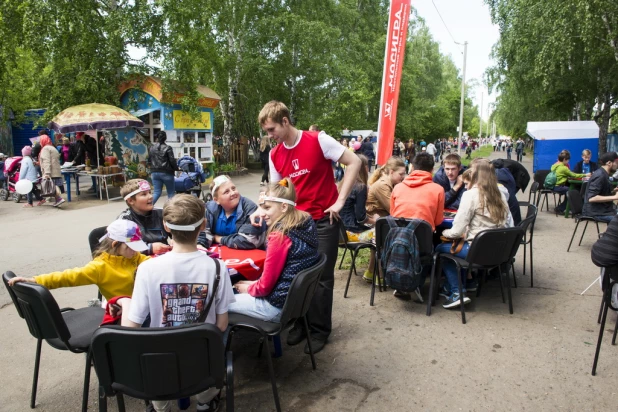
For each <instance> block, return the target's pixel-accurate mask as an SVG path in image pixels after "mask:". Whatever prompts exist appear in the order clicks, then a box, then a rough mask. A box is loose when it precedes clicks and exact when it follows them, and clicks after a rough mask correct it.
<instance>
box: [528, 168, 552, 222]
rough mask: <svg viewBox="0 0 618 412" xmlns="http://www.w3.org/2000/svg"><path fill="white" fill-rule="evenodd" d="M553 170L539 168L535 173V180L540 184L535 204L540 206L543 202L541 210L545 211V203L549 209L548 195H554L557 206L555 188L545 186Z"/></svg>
mask: <svg viewBox="0 0 618 412" xmlns="http://www.w3.org/2000/svg"><path fill="white" fill-rule="evenodd" d="M550 172H551V170H537V171H536V173H535V174H534V181H535V182H537V183H538V184H539V192H538V195H537V198H536V202H535V204H534V205H535V206H536V207H537V208H538V207H539V202H540V203H541V208H540V209H539V210H540V211H541V212H542V211H543V204H545V205H546V207H547V210H549V200H548V198H547V196H548V195H549V194H552V195H553V196H554V207H556V204H557V203H556V192H554V190H553V189H546V188H545V186H544V185H545V178H546V177H547V175H548V174H549V173H550Z"/></svg>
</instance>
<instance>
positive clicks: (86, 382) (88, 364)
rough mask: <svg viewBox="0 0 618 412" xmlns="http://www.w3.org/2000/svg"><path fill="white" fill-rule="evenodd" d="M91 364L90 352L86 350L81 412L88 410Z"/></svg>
mask: <svg viewBox="0 0 618 412" xmlns="http://www.w3.org/2000/svg"><path fill="white" fill-rule="evenodd" d="M91 365H92V352H91V351H90V349H89V350H88V352H86V369H85V370H84V392H83V394H82V412H88V389H90V367H91Z"/></svg>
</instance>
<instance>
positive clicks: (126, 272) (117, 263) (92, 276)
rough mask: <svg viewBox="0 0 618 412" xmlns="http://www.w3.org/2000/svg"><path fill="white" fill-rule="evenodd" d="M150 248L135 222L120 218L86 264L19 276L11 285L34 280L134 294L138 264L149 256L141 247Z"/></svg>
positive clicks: (106, 293) (48, 284) (107, 294)
mask: <svg viewBox="0 0 618 412" xmlns="http://www.w3.org/2000/svg"><path fill="white" fill-rule="evenodd" d="M147 248H148V247H147V246H146V244H145V243H144V242H143V241H142V236H141V233H140V230H139V227H137V225H136V224H135V222H132V221H130V220H116V221H114V222H112V223H111V224H110V225H109V226H108V227H107V233H106V234H105V236H103V237H102V238H101V239H100V240H99V247H98V248H97V250H96V251H95V253H94V259H92V261H90V263H88V264H87V265H86V266H84V267H81V268H74V269H67V270H65V271H63V272H52V273H48V274H46V275H39V276H35V277H33V278H25V277H15V278H13V279H11V280H10V281H9V285H13V284H15V283H16V282H33V283H38V284H39V285H43V286H45V287H46V288H47V289H55V288H63V287H70V286H84V285H97V286H98V287H99V290H100V291H101V294H102V295H103V296H105V299H107V300H110V299H111V298H113V297H114V296H131V295H132V294H133V284H134V281H135V272H136V271H137V267H138V266H139V265H140V263H142V262H143V261H145V260H147V259H149V257H148V256H145V255H142V254H141V253H139V251H140V250H146V249H147Z"/></svg>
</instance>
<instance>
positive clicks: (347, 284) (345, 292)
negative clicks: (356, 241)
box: [343, 251, 355, 298]
mask: <svg viewBox="0 0 618 412" xmlns="http://www.w3.org/2000/svg"><path fill="white" fill-rule="evenodd" d="M350 254H351V255H352V265H350V272H349V273H348V281H347V282H346V284H345V291H344V292H343V297H344V298H347V297H348V288H349V287H350V280H351V279H352V269H354V259H355V256H354V252H352V251H351V252H350Z"/></svg>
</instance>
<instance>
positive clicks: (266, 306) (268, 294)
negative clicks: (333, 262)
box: [229, 178, 319, 322]
mask: <svg viewBox="0 0 618 412" xmlns="http://www.w3.org/2000/svg"><path fill="white" fill-rule="evenodd" d="M260 207H261V210H262V218H263V219H264V221H265V222H266V225H267V226H268V241H267V244H268V248H267V249H266V260H265V262H264V272H262V276H261V277H260V278H259V279H258V280H256V281H240V282H238V283H236V285H234V288H235V289H236V290H237V291H238V292H239V293H238V294H237V295H236V302H235V303H232V304H230V306H229V311H230V312H235V313H240V314H243V315H247V316H251V317H253V318H256V319H261V320H264V321H267V322H277V321H278V320H279V318H280V317H281V311H282V309H283V305H284V304H285V300H286V298H287V296H288V292H289V289H290V285H291V283H292V280H293V279H294V276H296V274H298V272H300V271H302V270H304V269H308V268H310V267H311V266H314V265H315V264H316V263H317V262H318V260H319V255H318V232H317V229H316V226H315V223H314V222H313V219H312V218H311V216H310V215H309V214H308V213H306V212H302V211H300V210H298V209H296V190H295V189H294V185H293V184H292V181H291V180H290V179H289V178H285V179H283V180H281V181H280V182H279V183H273V184H271V185H269V186H268V188H267V190H266V192H265V193H263V194H262V195H261V196H260Z"/></svg>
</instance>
